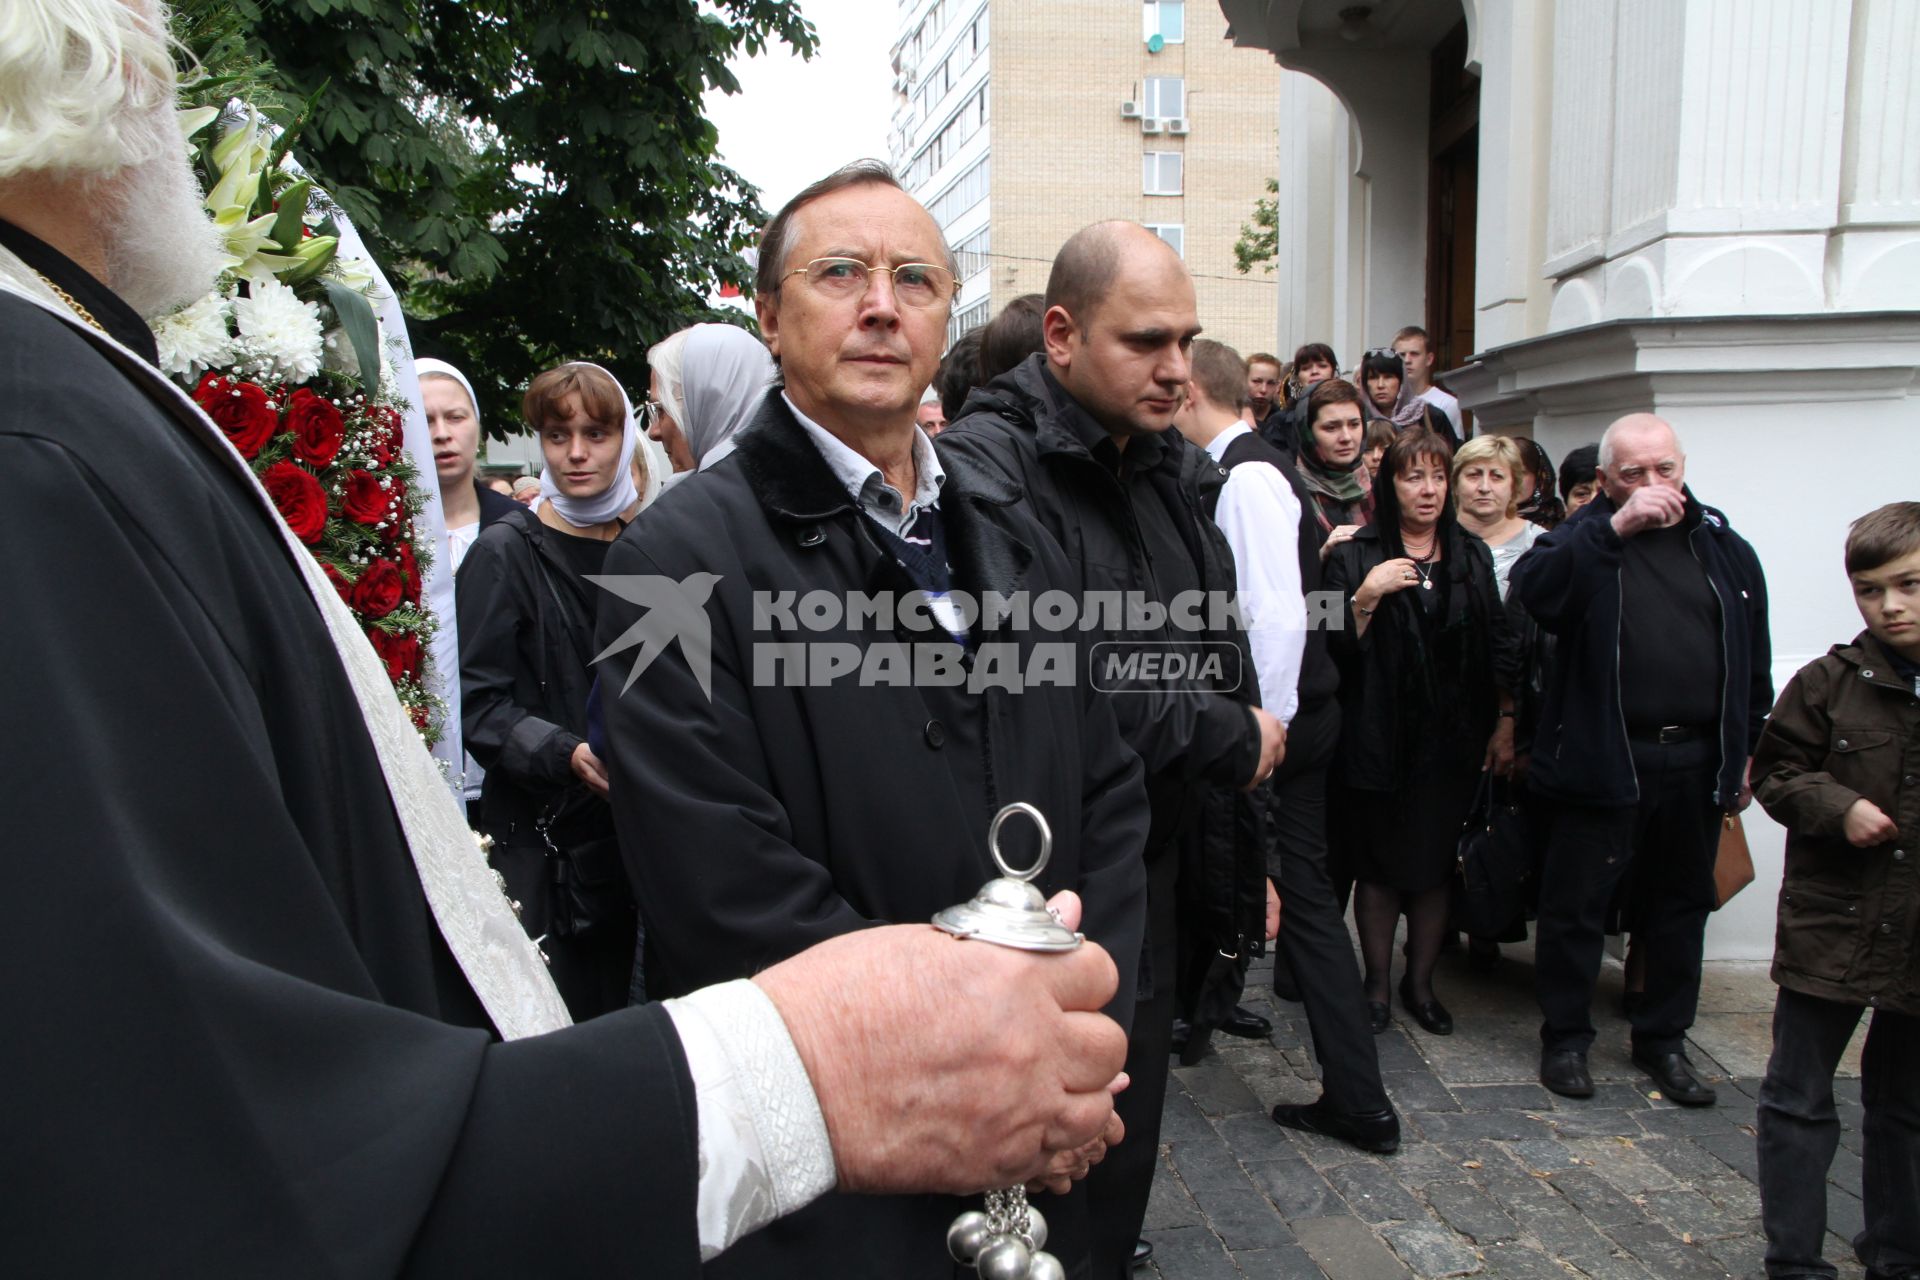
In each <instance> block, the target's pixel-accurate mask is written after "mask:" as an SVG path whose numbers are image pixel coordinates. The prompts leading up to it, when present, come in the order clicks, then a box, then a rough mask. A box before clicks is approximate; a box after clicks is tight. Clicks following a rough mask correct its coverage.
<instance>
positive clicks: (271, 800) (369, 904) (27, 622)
mask: <svg viewBox="0 0 1920 1280" xmlns="http://www.w3.org/2000/svg"><path fill="white" fill-rule="evenodd" d="M5 230H7V231H8V232H10V233H11V234H10V235H9V236H8V237H7V238H6V241H5V242H6V243H7V244H8V245H9V247H15V246H17V245H18V244H19V243H20V239H21V238H20V237H19V233H18V232H17V231H15V230H14V229H12V228H6V229H5ZM27 250H28V251H30V252H32V253H34V254H36V255H41V256H39V257H38V259H37V260H36V259H34V258H29V261H31V262H32V263H33V265H35V266H36V267H38V268H39V269H40V270H41V271H43V272H46V273H47V274H48V275H50V276H54V277H55V278H56V279H58V280H59V281H60V283H62V284H63V285H65V286H66V287H67V288H68V289H69V291H70V292H73V293H74V294H75V295H76V296H77V297H80V298H81V300H82V301H83V303H85V304H86V305H88V306H89V309H90V310H92V311H93V312H94V314H95V315H96V316H98V317H100V318H101V320H102V321H103V323H105V324H106V325H107V326H108V327H109V329H110V330H111V331H112V332H114V334H115V336H116V337H120V338H121V339H122V341H124V342H128V343H143V344H144V346H145V349H146V351H145V353H146V354H149V355H150V353H151V351H152V339H151V336H150V335H148V334H147V333H146V331H145V330H144V328H142V327H141V326H140V325H139V321H138V319H137V318H135V317H134V316H133V314H132V313H131V312H130V311H127V310H126V308H125V307H124V306H121V305H120V304H119V303H118V300H117V299H115V298H113V296H112V295H111V294H106V293H105V291H104V290H101V289H99V287H98V285H97V284H95V283H94V282H93V281H91V279H90V278H89V277H86V276H85V275H84V274H83V273H80V272H79V271H78V269H77V268H75V267H73V265H72V264H71V263H69V262H66V260H65V259H61V258H58V255H53V257H52V258H48V257H45V256H44V255H46V254H50V253H51V251H50V250H47V249H46V248H45V246H43V245H38V244H37V242H36V243H34V244H32V245H28V246H27ZM16 252H21V250H20V249H19V248H17V247H16ZM23 256H26V255H25V254H24V253H23ZM42 263H45V264H46V265H42ZM48 267H52V268H53V270H51V271H49V270H48ZM56 273H57V274H56ZM0 476H3V477H5V479H6V487H7V496H6V498H5V500H4V501H0V865H4V867H5V873H6V878H5V882H4V883H5V889H6V903H7V905H6V907H5V910H4V918H5V920H4V924H0V1037H4V1047H0V1114H3V1115H4V1119H0V1185H4V1187H5V1192H4V1194H0V1273H5V1274H8V1275H53V1274H62V1275H249V1276H268V1275H271V1276H295V1275H326V1276H391V1275H400V1274H406V1275H416V1274H417V1275H462V1276H469V1275H481V1274H487V1275H584V1274H601V1275H609V1276H614V1275H625V1276H649V1277H654V1276H675V1275H687V1274H692V1273H694V1272H696V1271H697V1268H698V1245H697V1239H696V1234H695V1220H694V1196H695V1190H696V1179H697V1158H696V1154H695V1142H696V1133H695V1128H694V1103H693V1094H692V1088H691V1082H690V1080H689V1078H688V1076H687V1069H686V1062H685V1058H684V1056H683V1054H682V1052H681V1049H680V1045H679V1041H678V1039H677V1037H676V1036H675V1035H674V1032H673V1028H672V1024H671V1021H670V1019H669V1018H668V1017H667V1015H666V1014H665V1012H664V1011H663V1010H661V1009H659V1008H657V1007H655V1008H636V1009H628V1010H623V1011H621V1012H619V1013H615V1014H611V1015H609V1016H607V1017H605V1018H601V1019H598V1020H596V1021H594V1022H592V1023H590V1024H586V1025H583V1026H580V1027H575V1028H572V1029H569V1030H565V1031H561V1032H557V1033H554V1034H550V1035H545V1036H537V1037H533V1038H530V1039H526V1040H521V1041H517V1042H514V1043H501V1042H500V1041H499V1040H498V1038H497V1037H496V1036H495V1035H493V1034H492V1032H491V1030H490V1029H489V1026H488V1023H487V1019H486V1015H485V1014H484V1012H483V1011H482V1009H481V1007H480V1005H479V1002H478V1000H477V998H476V997H475V995H474V993H473V991H472V989H471V987H470V986H469V985H468V983H467V981H466V979H465V978H464V976H463V975H462V974H461V972H460V970H459V968H458V967H457V966H456V965H455V963H454V961H453V959H452V956H451V953H450V952H449V951H448V949H447V948H446V945H445V944H444V942H443V941H442V940H441V938H440V935H439V933H438V931H437V930H436V928H435V926H434V923H433V920H432V918H431V916H430V914H429V911H428V907H427V904H426V900H425V897H424V893H423V890H422V888H421V885H420V881H419V878H418V876H417V875H416V873H415V870H414V865H413V862H412V859H411V856H410V855H409V852H408V850H407V847H406V844H405V842H404V839H403V837H402V834H401V830H400V827H399V825H398V819H397V817H396V815H395V813H394V810H393V805H392V802H391V799H390V797H389V793H388V789H387V785H386V783H385V781H384V778H383V775H382V773H381V770H380V767H379V764H378V761H377V759H376V757H375V754H374V750H373V745H372V742H371V740H370V738H369V736H368V734H367V732H366V729H365V726H364V723H363V721H362V719H361V715H360V712H359V709H358V707H357V704H356V703H355V701H354V696H353V693H352V691H351V689H350V687H349V685H348V682H347V679H346V676H345V673H344V671H343V670H342V669H341V667H340V665H339V663H338V661H337V659H336V657H335V652H334V648H333V645H332V643H331V641H330V640H329V638H328V635H327V631H326V627H325V624H324V622H323V621H322V619H321V617H320V614H319V612H318V610H317V609H316V607H315V605H314V604H313V602H312V600H311V598H310V597H309V596H308V594H307V591H306V588H305V587H304V585H303V584H302V581H301V578H300V576H299V574H298V572H297V571H296V569H295V567H294V566H293V564H292V562H291V560H290V559H289V553H288V552H287V551H286V550H285V549H284V547H283V545H282V543H281V541H280V539H279V537H278V536H277V535H276V533H275V531H274V529H273V527H272V525H271V522H270V519H269V517H268V516H267V515H266V514H265V513H264V512H263V511H262V510H261V508H260V506H259V504H258V502H257V500H256V498H255V497H254V496H253V495H251V494H250V493H248V492H247V491H246V489H245V486H244V485H243V483H242V482H241V481H240V480H239V478H238V477H236V476H234V475H233V474H232V473H230V472H229V471H228V470H227V468H226V466H225V465H224V464H223V463H221V462H220V461H219V460H218V459H217V458H216V457H215V456H214V455H213V453H212V451H211V449H210V448H209V447H208V446H207V445H206V444H205V443H203V442H200V441H198V440H195V439H193V438H191V437H190V436H189V434H188V433H187V431H186V430H185V429H184V428H183V427H182V426H181V425H180V424H178V423H177V422H175V421H174V420H172V419H171V418H169V417H168V416H167V413H166V412H165V411H164V410H162V409H161V408H160V407H159V406H158V405H157V404H156V403H155V402H154V401H153V400H152V399H150V398H149V395H148V393H147V391H145V390H143V389H142V388H141V387H140V386H139V385H138V383H136V382H135V381H134V380H133V379H131V378H130V377H128V376H127V375H126V374H124V373H122V372H121V371H120V370H119V369H118V368H117V367H116V366H115V365H114V364H113V363H112V362H111V361H110V359H109V358H108V356H107V355H106V354H105V353H104V352H103V351H102V350H101V349H99V348H98V347H96V346H95V344H94V342H93V341H92V339H91V338H90V337H89V336H88V335H86V334H85V333H83V332H81V331H80V330H79V329H77V328H76V327H74V326H70V325H68V324H67V323H64V322H63V321H62V320H61V319H59V318H57V317H55V316H53V315H50V314H48V313H47V312H45V311H43V310H41V309H39V308H37V307H35V306H33V305H32V304H30V303H27V302H25V301H23V300H22V299H20V298H18V297H17V296H15V295H12V294H9V293H5V292H0Z"/></svg>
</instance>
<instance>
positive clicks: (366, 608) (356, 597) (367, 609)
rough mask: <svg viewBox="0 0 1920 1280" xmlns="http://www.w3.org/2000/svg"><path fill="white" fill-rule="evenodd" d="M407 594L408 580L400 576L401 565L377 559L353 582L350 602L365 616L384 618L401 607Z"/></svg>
mask: <svg viewBox="0 0 1920 1280" xmlns="http://www.w3.org/2000/svg"><path fill="white" fill-rule="evenodd" d="M405 594H406V582H405V581H404V580H403V579H402V578H401V576H400V569H399V566H397V565H395V564H394V563H393V561H391V560H375V561H374V562H373V563H372V564H370V565H368V566H367V567H366V569H365V570H364V571H362V573H361V574H360V580H359V581H358V582H356V583H354V584H353V599H352V600H351V601H350V602H349V603H351V604H352V605H353V607H354V608H355V609H357V610H359V611H360V615H361V616H362V617H364V618H384V617H386V616H387V615H388V614H390V613H392V612H393V611H394V610H395V609H398V608H399V607H400V600H401V597H402V596H404V595H405Z"/></svg>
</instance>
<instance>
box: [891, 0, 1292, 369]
mask: <svg viewBox="0 0 1920 1280" xmlns="http://www.w3.org/2000/svg"><path fill="white" fill-rule="evenodd" d="M898 13H899V20H900V34H899V38H898V40H897V41H896V43H895V45H894V50H893V70H894V92H895V110H894V116H893V121H892V130H891V134H890V137H889V158H890V160H891V162H892V164H893V166H894V168H895V170H896V171H897V172H898V173H899V174H900V175H901V180H902V181H903V182H904V183H905V184H906V185H907V189H908V190H910V191H911V192H913V194H914V196H915V197H916V198H917V199H919V200H920V202H921V203H922V204H924V205H926V207H927V208H928V209H929V210H930V211H931V212H932V213H933V216H934V219H935V220H936V221H937V222H939V223H940V226H941V229H942V230H943V231H944V232H945V233H946V236H947V241H948V243H949V244H951V245H952V246H953V248H954V251H955V253H956V255H957V256H958V258H959V261H960V292H959V294H958V296H957V297H956V298H955V301H954V308H953V319H952V322H951V324H950V328H949V338H950V339H952V338H957V337H959V336H960V335H961V334H962V333H965V332H966V331H967V330H968V329H971V328H974V327H976V326H978V325H980V324H983V323H985V322H986V320H987V319H988V318H989V317H990V316H991V315H993V314H995V313H997V312H998V310H999V309H1000V308H1001V307H1002V306H1004V305H1005V304H1006V303H1007V301H1008V300H1009V299H1012V298H1015V297H1017V296H1019V295H1021V294H1023V293H1041V292H1044V291H1045V289H1046V282H1047V272H1048V269H1049V268H1050V266H1051V264H1052V262H1053V256H1054V254H1055V252H1056V251H1058V249H1059V248H1060V245H1061V243H1062V242H1063V241H1065V240H1066V238H1067V237H1068V236H1070V235H1072V234H1073V233H1074V232H1075V231H1077V230H1078V229H1080V228H1081V227H1083V226H1085V225H1087V224H1088V223H1090V222H1098V221H1100V220H1101V219H1104V218H1128V219H1132V220H1133V221H1136V222H1140V223H1143V224H1145V225H1146V226H1148V227H1150V228H1152V229H1153V230H1154V231H1155V232H1157V233H1158V234H1159V235H1160V236H1161V238H1162V239H1164V240H1166V241H1167V242H1168V243H1169V244H1170V245H1172V246H1173V247H1174V248H1175V249H1177V250H1179V252H1180V254H1181V256H1182V257H1183V258H1185V259H1186V262H1187V266H1188V269H1189V270H1190V271H1191V272H1192V273H1193V276H1194V290H1195V293H1196V295H1197V298H1198V301H1199V310H1200V321H1201V324H1202V325H1203V326H1204V327H1205V328H1206V330H1207V332H1208V334H1209V335H1210V336H1213V337H1218V338H1220V339H1221V340H1222V341H1225V342H1228V343H1230V344H1232V345H1233V346H1235V347H1238V348H1239V349H1240V350H1241V351H1242V352H1243V353H1245V352H1251V351H1256V350H1265V349H1267V348H1269V347H1271V346H1272V345H1273V342H1274V336H1275V330H1276V326H1277V322H1278V310H1279V299H1278V292H1277V290H1276V288H1275V284H1274V278H1273V276H1272V275H1270V274H1267V273H1265V272H1263V271H1262V270H1260V269H1259V268H1256V269H1255V270H1254V271H1253V272H1252V273H1251V274H1249V275H1241V274H1240V273H1239V272H1238V271H1236V270H1235V268H1234V255H1233V246H1234V243H1235V241H1236V240H1237V239H1238V238H1239V236H1240V231H1241V226H1242V224H1243V223H1245V222H1247V221H1248V220H1249V219H1250V218H1251V216H1252V214H1253V209H1254V205H1255V202H1256V201H1258V200H1259V199H1260V198H1261V197H1262V196H1263V195H1265V183H1266V180H1267V178H1268V177H1270V176H1272V175H1273V173H1274V165H1275V157H1276V155H1277V154H1278V147H1279V129H1280V127H1281V121H1280V118H1279V107H1280V79H1279V75H1278V74H1277V71H1276V68H1275V67H1274V65H1273V62H1272V59H1271V58H1270V57H1266V56H1262V55H1261V54H1260V53H1259V52H1257V51H1253V50H1248V49H1244V48H1236V47H1235V46H1234V45H1233V44H1232V43H1231V41H1230V40H1229V38H1228V31H1227V26H1226V22H1225V19H1224V17H1223V15H1222V13H1221V11H1220V8H1219V6H1218V5H1217V4H1214V3H1207V2H1205V0H901V3H900V5H899V9H898Z"/></svg>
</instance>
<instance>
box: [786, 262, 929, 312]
mask: <svg viewBox="0 0 1920 1280" xmlns="http://www.w3.org/2000/svg"><path fill="white" fill-rule="evenodd" d="M876 271H885V272H888V273H889V274H891V275H892V276H893V296H894V297H895V298H898V299H899V300H900V301H901V302H903V303H905V304H906V305H907V306H910V307H930V306H932V305H933V304H934V303H936V302H940V301H942V300H944V299H946V298H948V297H951V296H952V294H953V272H951V271H949V270H947V269H946V268H945V267H936V266H934V265H933V264H932V263H931V262H903V263H901V264H900V265H899V266H897V267H875V266H869V265H868V264H866V263H864V262H862V261H860V259H858V258H815V259H814V260H813V261H812V262H809V263H808V264H807V265H806V266H804V267H795V268H794V269H793V270H791V271H789V272H787V275H789V276H805V277H806V278H807V283H808V284H809V285H811V286H812V287H813V288H815V289H817V290H819V291H820V292H821V293H823V294H825V295H826V296H827V297H830V298H861V297H865V296H866V292H867V289H868V287H869V285H870V284H871V283H872V280H873V273H874V272H876Z"/></svg>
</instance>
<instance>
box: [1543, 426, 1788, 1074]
mask: <svg viewBox="0 0 1920 1280" xmlns="http://www.w3.org/2000/svg"><path fill="white" fill-rule="evenodd" d="M1686 472H1687V459H1686V454H1685V453H1684V452H1683V451H1682V450H1681V447H1680V439H1679V437H1678V435H1676V434H1675V432H1674V430H1673V428H1672V427H1671V426H1670V425H1668V424H1667V423H1666V422H1664V421H1662V420H1661V419H1659V418H1656V417H1654V416H1653V415H1652V414H1647V413H1636V414H1629V415H1628V416H1626V417H1624V418H1621V419H1619V420H1618V421H1616V422H1615V423H1614V424H1613V425H1612V426H1610V427H1608V428H1607V432H1606V435H1605V436H1604V437H1603V438H1602V440H1601V442H1600V467H1599V482H1600V486H1601V488H1602V489H1603V490H1604V492H1603V493H1602V495H1601V496H1599V497H1597V498H1595V499H1594V500H1593V501H1592V502H1591V503H1589V504H1588V505H1586V506H1584V507H1582V508H1581V509H1580V510H1579V511H1577V512H1575V513H1574V514H1573V515H1572V516H1570V517H1569V518H1568V519H1567V521H1566V522H1565V523H1564V524H1562V525H1560V526H1559V527H1558V528H1556V529H1554V530H1553V531H1552V532H1550V533H1548V534H1546V535H1545V536H1544V537H1542V538H1541V539H1540V540H1539V541H1538V542H1537V543H1535V544H1534V547H1533V549H1532V550H1531V551H1529V552H1528V553H1527V554H1526V555H1525V556H1523V557H1522V558H1521V559H1520V561H1519V562H1518V563H1517V564H1516V565H1515V566H1514V569H1513V577H1512V585H1511V588H1510V595H1511V597H1512V598H1513V599H1516V600H1518V601H1519V603H1520V605H1521V606H1522V607H1524V608H1525V609H1526V610H1527V612H1528V613H1530V614H1532V615H1533V618H1534V620H1535V621H1536V622H1538V623H1539V624H1540V626H1541V627H1542V628H1543V629H1545V630H1546V631H1548V632H1551V633H1552V634H1553V635H1555V636H1557V637H1558V638H1559V646H1558V650H1557V660H1556V662H1555V663H1554V665H1553V674H1552V678H1551V682H1550V683H1549V685H1548V688H1547V691H1546V698H1545V706H1544V710H1543V712H1542V715H1541V717H1540V731H1539V733H1538V735H1537V736H1536V738H1535V740H1534V750H1533V757H1532V761H1533V763H1532V767H1531V772H1530V777H1529V786H1530V787H1531V788H1532V790H1533V791H1534V792H1535V793H1536V794H1538V795H1541V796H1544V797H1545V798H1546V799H1547V800H1548V802H1549V803H1550V804H1551V805H1552V806H1553V834H1552V836H1551V837H1550V839H1549V841H1548V847H1547V856H1546V865H1545V869H1544V870H1543V872H1542V875H1541V884H1540V912H1539V932H1538V939H1537V943H1536V954H1537V957H1538V961H1537V966H1536V969H1535V981H1536V984H1537V987H1538V991H1539V997H1540V1008H1541V1012H1542V1014H1543V1015H1544V1019H1543V1021H1542V1024H1541V1027H1540V1038H1541V1042H1542V1053H1541V1060H1540V1081H1541V1083H1542V1084H1544V1085H1545V1086H1546V1087H1547V1088H1549V1089H1551V1090H1553V1091H1554V1092H1555V1093H1558V1094H1561V1095H1562V1096H1564V1097H1570V1098H1585V1097H1591V1096H1592V1094H1593V1077H1592V1075H1591V1073H1590V1072H1589V1071H1588V1068H1587V1050H1588V1048H1589V1047H1590V1046H1591V1045H1592V1043H1593V1039H1594V1028H1593V1021H1592V1009H1591V1007H1592V1004H1593V988H1594V982H1595V979H1596V978H1597V976H1598V973H1599V968H1600V945H1601V934H1602V928H1603V921H1604V918H1605V916H1606V911H1607V904H1608V901H1609V899H1610V898H1611V897H1612V896H1613V891H1614V887H1615V886H1616V885H1617V884H1618V883H1619V882H1620V879H1621V877H1622V876H1623V875H1625V874H1626V872H1627V869H1628V867H1629V866H1630V865H1631V867H1632V868H1633V874H1632V877H1631V881H1630V884H1631V897H1632V901H1631V903H1630V906H1629V914H1630V916H1631V919H1632V921H1633V929H1634V942H1635V946H1636V947H1641V946H1644V947H1645V948H1646V951H1647V989H1646V995H1645V998H1644V999H1643V1000H1641V1001H1640V1002H1639V1003H1638V1004H1637V1005H1636V1006H1635V1007H1634V1009H1633V1012H1632V1023H1633V1061H1634V1063H1635V1065H1636V1066H1638V1067H1640V1068H1641V1069H1642V1070H1644V1071H1645V1072H1647V1074H1648V1075H1650V1076H1652V1077H1653V1079H1654V1081H1655V1082H1656V1083H1658V1085H1659V1086H1660V1088H1661V1090H1662V1091H1664V1092H1665V1094H1666V1096H1667V1097H1668V1098H1670V1099H1671V1100H1672V1101H1674V1102H1677V1103H1680V1104H1681V1105H1682V1106H1708V1105H1710V1104H1712V1102H1713V1101H1714V1092H1713V1090H1712V1089H1711V1088H1709V1087H1708V1086H1707V1085H1706V1084H1704V1083H1702V1082H1701V1081H1700V1080H1699V1078H1698V1077H1697V1076H1696V1075H1695V1074H1694V1072H1693V1069H1692V1064H1691V1063H1690V1062H1689V1061H1688V1060H1687V1056H1686V1053H1685V1042H1686V1034H1687V1030H1688V1028H1689V1027H1691V1026H1692V1025H1693V1018H1694V1012H1695V1008H1696V1006H1697V1005H1698V1002H1699V997H1700V956H1701V945H1702V939H1703V935H1704V933H1705V931H1706V923H1707V915H1708V913H1709V912H1711V911H1712V910H1713V909H1714V906H1715V895H1714V879H1713V864H1714V854H1715V850H1716V847H1717V837H1718V835H1719V832H1720V826H1721V818H1722V816H1723V815H1728V814H1733V813H1737V812H1739V811H1740V810H1742V809H1744V808H1746V806H1747V804H1748V802H1749V801H1750V800H1751V799H1752V793H1751V792H1750V791H1749V789H1748V787H1747V781H1746V775H1747V762H1748V759H1749V757H1750V756H1751V755H1752V754H1753V748H1754V746H1755V744H1756V743H1758V742H1759V740H1760V729H1761V726H1762V724H1763V723H1764V722H1765V720H1766V716H1767V710H1768V708H1769V707H1771V706H1772V705H1773V683H1772V677H1771V674H1770V663H1771V648H1770V645H1769V641H1768V636H1767V589H1766V580H1765V578H1764V576H1763V575H1762V574H1761V571H1760V561H1759V559H1758V557H1756V556H1755V555H1754V552H1753V548H1752V547H1751V546H1749V545H1748V544H1747V541H1746V539H1744V538H1742V537H1741V536H1740V535H1739V534H1737V533H1735V532H1734V531H1733V529H1732V528H1731V527H1730V526H1729V525H1728V523H1727V518H1726V516H1725V515H1723V514H1722V513H1721V512H1719V511H1716V510H1714V509H1713V508H1712V507H1708V506H1705V505H1703V504H1701V503H1700V501H1699V500H1698V499H1696V498H1695V497H1694V496H1693V493H1692V491H1691V490H1690V489H1688V488H1687V486H1686Z"/></svg>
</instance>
